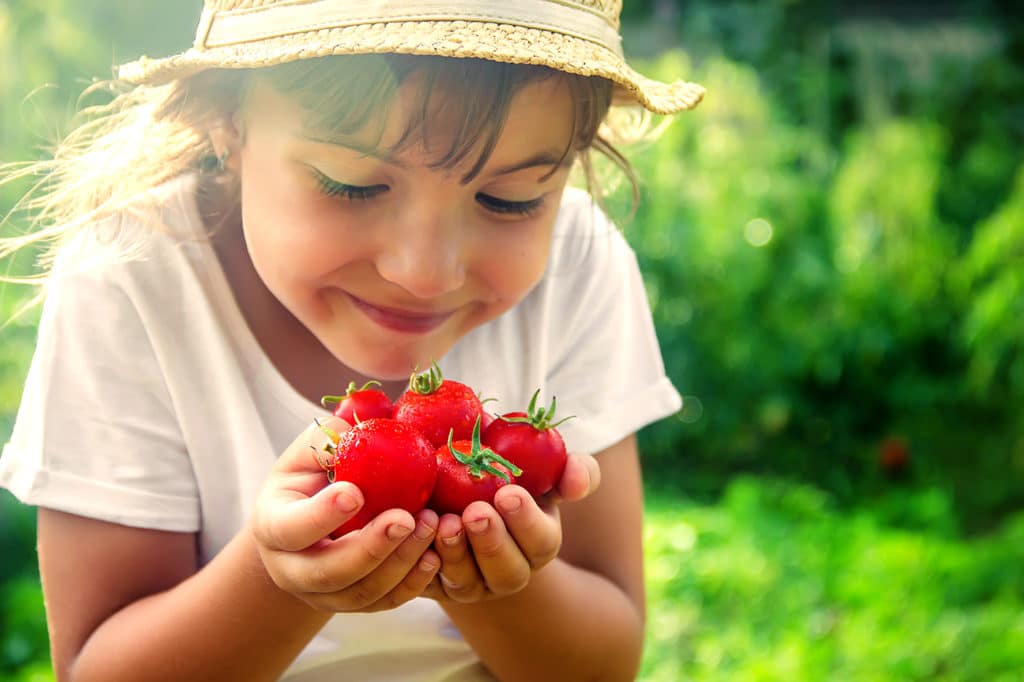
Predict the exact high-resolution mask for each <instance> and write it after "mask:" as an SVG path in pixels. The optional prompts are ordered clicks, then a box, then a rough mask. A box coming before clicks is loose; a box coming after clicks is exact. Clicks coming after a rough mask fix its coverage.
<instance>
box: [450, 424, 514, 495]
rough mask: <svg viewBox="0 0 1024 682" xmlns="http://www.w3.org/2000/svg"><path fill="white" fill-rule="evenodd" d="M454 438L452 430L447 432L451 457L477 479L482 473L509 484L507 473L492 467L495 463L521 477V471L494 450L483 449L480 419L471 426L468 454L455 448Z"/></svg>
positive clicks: (482, 475)
mask: <svg viewBox="0 0 1024 682" xmlns="http://www.w3.org/2000/svg"><path fill="white" fill-rule="evenodd" d="M454 436H455V430H454V429H453V430H451V431H449V432H448V451H449V452H450V453H452V457H454V458H455V460H456V461H457V462H459V463H460V464H464V465H465V466H466V467H468V468H469V473H471V474H473V475H474V476H476V477H477V478H483V477H484V473H485V472H486V473H488V474H491V475H492V476H497V477H498V478H500V479H502V480H504V481H505V482H506V483H509V482H511V479H510V478H509V475H508V473H506V472H505V471H502V470H501V469H499V468H497V467H495V466H493V465H494V463H495V462H497V463H498V464H500V465H502V466H503V467H505V468H506V469H508V471H509V472H510V473H511V474H512V475H513V476H520V475H522V473H523V470H522V469H520V468H519V467H517V466H516V465H515V464H513V463H512V462H510V461H508V460H507V459H505V458H504V457H502V456H501V455H499V454H498V453H497V452H495V451H494V450H491V449H490V448H488V447H484V446H483V444H482V443H481V442H480V417H477V418H476V424H474V425H473V436H472V440H471V441H470V451H469V452H462V451H461V450H459V449H458V448H456V447H455V443H454V442H453V439H454Z"/></svg>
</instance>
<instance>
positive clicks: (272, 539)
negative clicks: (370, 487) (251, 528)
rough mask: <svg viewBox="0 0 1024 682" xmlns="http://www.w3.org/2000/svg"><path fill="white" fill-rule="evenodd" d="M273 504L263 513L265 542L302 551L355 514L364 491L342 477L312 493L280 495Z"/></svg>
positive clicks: (277, 547) (269, 545) (276, 547)
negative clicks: (288, 496)
mask: <svg viewBox="0 0 1024 682" xmlns="http://www.w3.org/2000/svg"><path fill="white" fill-rule="evenodd" d="M272 505H273V508H271V509H269V510H266V513H265V514H264V515H263V518H264V524H263V528H262V531H263V532H262V533H261V535H262V536H263V538H262V539H263V541H264V543H265V544H266V545H267V546H268V547H270V548H272V549H277V550H282V551H286V552H298V551H300V550H303V549H306V548H307V547H310V546H312V545H314V544H316V543H317V542H319V541H320V540H322V539H324V538H325V537H327V536H328V535H330V534H331V533H333V532H334V531H335V530H336V529H337V528H338V526H340V525H342V524H343V523H345V522H346V521H348V520H349V519H351V518H352V517H353V516H355V515H356V513H357V512H358V511H359V510H360V509H361V508H362V506H363V494H362V492H361V491H360V490H359V488H358V487H356V485H355V484H353V483H349V482H348V481H338V482H337V483H332V484H330V485H328V486H327V487H325V488H324V489H323V490H320V491H319V492H317V493H316V494H315V495H313V496H312V497H295V498H291V499H281V498H279V499H278V501H277V502H276V503H272ZM259 530H260V529H257V532H259Z"/></svg>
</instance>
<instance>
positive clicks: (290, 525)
mask: <svg viewBox="0 0 1024 682" xmlns="http://www.w3.org/2000/svg"><path fill="white" fill-rule="evenodd" d="M309 445H310V432H308V431H307V433H306V434H303V435H302V436H300V437H299V438H297V439H296V441H295V442H294V443H293V444H292V445H291V446H290V447H289V448H288V450H287V451H286V452H285V453H284V454H282V456H281V457H280V458H279V459H278V462H277V464H276V465H275V468H274V471H273V472H272V473H271V475H270V477H269V479H268V483H267V484H266V485H265V487H264V490H263V492H262V493H261V496H260V499H259V501H258V502H257V505H256V510H255V512H254V514H253V519H252V520H251V522H250V523H249V525H248V526H247V527H245V528H243V529H242V530H240V531H239V533H238V534H237V535H236V536H235V537H234V538H233V539H232V541H231V542H229V543H228V544H227V546H225V547H224V549H223V550H221V551H220V552H219V553H218V554H217V555H216V556H215V557H214V558H213V560H212V561H210V562H209V563H208V564H207V565H206V566H204V567H202V568H199V566H198V562H197V558H196V549H195V536H194V535H193V534H191V533H172V532H164V531H155V530H145V529H138V528H129V527H127V526H121V525H118V524H113V523H107V522H103V521H97V520H93V519H86V518H83V517H80V516H75V515H71V514H66V513H62V512H57V511H53V510H48V509H40V511H39V527H38V538H39V564H40V573H41V576H42V580H43V593H44V597H45V599H46V605H47V622H48V625H49V628H50V641H51V656H52V659H53V664H54V669H55V671H56V673H57V677H58V679H60V680H84V681H88V680H102V681H103V682H106V681H108V680H125V681H128V680H147V681H149V680H176V681H177V680H190V681H196V682H199V681H202V680H218V681H219V680H247V681H249V680H253V681H258V680H276V679H278V678H279V677H280V675H281V674H282V673H283V672H284V670H285V669H286V668H287V667H288V665H290V663H291V662H292V660H293V659H294V658H295V656H296V655H298V653H299V652H300V651H301V650H302V649H303V647H304V646H305V645H306V643H307V642H308V641H309V640H310V639H311V638H312V637H313V636H314V635H315V634H316V633H317V632H318V631H319V629H320V628H321V627H322V626H323V624H324V623H325V622H326V621H327V619H328V618H329V617H330V615H331V612H332V611H373V610H379V609H385V608H394V607H395V606H397V605H399V604H401V603H403V602H405V601H407V600H409V599H412V598H413V597H416V596H418V595H419V594H421V593H422V591H423V589H424V588H425V587H426V585H427V584H428V583H429V582H430V580H431V579H432V578H433V577H434V573H435V571H436V569H437V564H438V563H439V561H438V560H437V559H436V555H434V554H433V552H432V551H431V550H429V549H428V548H429V547H430V544H431V542H432V540H433V529H434V528H435V527H436V525H437V516H436V515H435V514H433V513H432V512H422V513H421V514H420V515H419V518H418V519H414V518H413V517H412V515H411V514H409V513H408V512H406V511H404V510H400V509H396V510H389V511H387V512H384V513H382V514H380V515H379V516H377V517H376V518H375V519H374V520H373V521H372V522H370V524H368V525H367V526H366V527H364V528H363V529H361V530H360V531H358V532H353V533H349V534H348V535H346V536H344V537H343V538H340V539H338V540H335V541H326V540H324V538H325V537H326V536H327V534H328V533H330V532H331V531H332V530H333V529H335V528H336V527H337V526H339V525H340V524H341V523H343V522H344V521H346V520H348V518H350V517H351V516H352V515H354V514H355V513H356V511H358V509H359V507H360V506H361V504H362V496H361V494H360V493H359V490H358V488H356V487H355V486H352V485H351V484H348V483H336V484H333V485H331V486H328V487H326V488H322V485H323V482H322V481H323V476H322V472H321V471H320V470H319V468H318V466H317V465H316V464H315V462H313V460H312V458H311V457H310V454H309ZM346 503H347V504H346ZM396 527H398V528H404V529H405V532H402V533H398V534H393V533H391V532H390V531H393V530H394V529H395V528H396ZM414 528H416V530H417V531H420V530H428V531H429V532H428V533H425V534H422V535H421V537H417V535H416V534H412V535H410V532H411V531H413V529H414ZM424 562H426V563H428V564H431V565H430V566H427V567H425V568H424V566H423V564H424ZM324 566H329V567H330V571H329V572H328V571H326V570H325V569H324ZM281 585H284V587H281Z"/></svg>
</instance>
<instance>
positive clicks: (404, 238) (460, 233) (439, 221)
mask: <svg viewBox="0 0 1024 682" xmlns="http://www.w3.org/2000/svg"><path fill="white" fill-rule="evenodd" d="M410 213H411V214H413V215H410ZM460 222H461V221H459V220H457V218H455V217H454V216H451V217H447V218H445V217H441V216H436V217H432V216H430V215H428V214H426V213H425V212H406V216H403V218H402V219H401V220H400V221H396V223H395V224H394V226H393V228H394V229H392V230H389V231H388V233H389V238H388V239H387V243H386V244H383V245H382V248H381V249H380V251H379V252H378V256H377V262H376V265H377V271H378V272H379V273H380V275H381V277H383V278H384V279H386V280H388V281H389V282H391V283H393V284H396V285H398V286H400V287H402V288H403V289H405V290H406V291H408V292H409V293H410V294H412V295H413V296H416V297H418V298H423V299H431V298H438V297H440V296H443V295H445V294H447V293H450V292H452V291H456V290H457V289H459V288H460V287H461V286H462V285H463V284H464V283H465V280H466V264H465V261H466V255H467V247H468V243H467V239H466V236H465V234H464V230H463V229H462V227H461V226H460Z"/></svg>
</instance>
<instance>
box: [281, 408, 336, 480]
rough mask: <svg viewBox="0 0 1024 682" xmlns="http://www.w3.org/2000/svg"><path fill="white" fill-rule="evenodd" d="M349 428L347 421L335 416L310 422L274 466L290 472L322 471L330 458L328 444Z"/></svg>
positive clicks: (284, 471)
mask: <svg viewBox="0 0 1024 682" xmlns="http://www.w3.org/2000/svg"><path fill="white" fill-rule="evenodd" d="M350 428H352V427H351V426H349V424H348V422H346V421H345V420H344V419H339V418H337V417H328V418H326V419H319V420H317V421H314V422H311V423H310V424H309V426H307V427H306V429H305V430H304V431H303V432H302V433H300V434H299V435H298V436H297V437H296V438H295V440H294V441H292V443H291V445H289V446H288V447H287V448H286V449H285V451H284V452H282V453H281V456H280V457H278V458H277V462H276V463H275V467H274V468H275V469H277V470H278V471H280V472H283V473H290V474H296V473H307V472H319V473H322V472H323V471H324V468H325V466H326V465H327V464H328V463H329V460H330V454H329V453H328V451H327V447H328V445H334V444H336V442H337V439H338V437H340V436H341V434H343V433H345V432H346V431H348V430H349V429H350Z"/></svg>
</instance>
